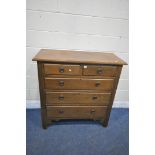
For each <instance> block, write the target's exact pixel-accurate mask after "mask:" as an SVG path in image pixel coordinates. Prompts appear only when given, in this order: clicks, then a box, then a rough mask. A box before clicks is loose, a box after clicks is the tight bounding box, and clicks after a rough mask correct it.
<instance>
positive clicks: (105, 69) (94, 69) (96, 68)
mask: <svg viewBox="0 0 155 155" xmlns="http://www.w3.org/2000/svg"><path fill="white" fill-rule="evenodd" d="M116 73H117V67H116V66H100V65H84V66H83V75H96V76H107V77H113V76H116Z"/></svg>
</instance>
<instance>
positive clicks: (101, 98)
mask: <svg viewBox="0 0 155 155" xmlns="http://www.w3.org/2000/svg"><path fill="white" fill-rule="evenodd" d="M110 97H111V93H84V92H80V93H79V92H46V104H47V105H71V104H74V105H108V104H109V102H110Z"/></svg>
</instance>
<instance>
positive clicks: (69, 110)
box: [47, 106, 107, 119]
mask: <svg viewBox="0 0 155 155" xmlns="http://www.w3.org/2000/svg"><path fill="white" fill-rule="evenodd" d="M106 112H107V107H105V106H81V107H80V106H61V107H60V106H52V107H47V117H48V118H64V119H65V118H77V119H89V118H90V119H91V118H96V119H99V118H105V116H106Z"/></svg>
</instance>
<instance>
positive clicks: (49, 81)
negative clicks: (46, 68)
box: [45, 77, 114, 90]
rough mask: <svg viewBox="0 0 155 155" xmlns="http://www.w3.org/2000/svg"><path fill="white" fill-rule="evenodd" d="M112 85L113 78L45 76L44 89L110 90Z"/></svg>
mask: <svg viewBox="0 0 155 155" xmlns="http://www.w3.org/2000/svg"><path fill="white" fill-rule="evenodd" d="M113 86H114V78H110V79H86V78H50V77H46V78H45V89H53V90H90V89H93V90H112V89H113Z"/></svg>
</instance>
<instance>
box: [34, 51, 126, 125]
mask: <svg viewBox="0 0 155 155" xmlns="http://www.w3.org/2000/svg"><path fill="white" fill-rule="evenodd" d="M33 61H37V64H38V77H39V89H40V100H41V117H42V126H43V128H47V126H48V125H49V124H51V123H52V122H53V121H57V120H62V119H92V120H99V121H100V122H101V123H102V125H103V126H105V127H106V126H107V125H108V120H109V116H110V112H111V108H112V104H113V100H114V96H115V92H116V88H117V84H118V81H119V77H120V73H121V69H122V66H123V65H125V64H126V62H124V61H123V60H121V59H120V58H118V57H117V56H115V55H114V54H112V53H102V52H82V51H65V50H49V49H42V50H40V52H39V53H38V54H37V55H36V56H35V57H34V58H33Z"/></svg>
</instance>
